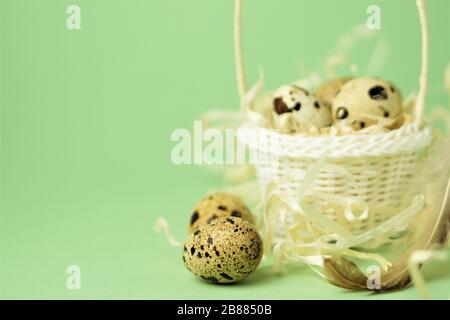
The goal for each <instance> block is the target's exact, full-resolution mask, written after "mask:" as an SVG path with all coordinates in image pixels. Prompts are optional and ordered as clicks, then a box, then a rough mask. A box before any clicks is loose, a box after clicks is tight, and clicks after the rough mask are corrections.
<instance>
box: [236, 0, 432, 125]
mask: <svg viewBox="0 0 450 320" xmlns="http://www.w3.org/2000/svg"><path fill="white" fill-rule="evenodd" d="M425 2H426V0H416V6H417V10H418V11H419V19H420V27H421V32H422V59H421V61H422V66H421V71H420V78H419V92H418V94H417V100H416V106H415V112H414V117H415V122H416V124H417V125H420V124H421V123H422V116H423V111H424V109H425V100H426V95H427V85H428V43H429V41H428V17H427V11H426V6H425ZM241 12H242V0H235V3H234V57H235V63H236V80H237V85H238V92H239V96H240V98H242V97H243V96H244V95H245V94H246V92H247V88H248V86H247V83H246V81H245V70H244V58H243V55H242V40H241Z"/></svg>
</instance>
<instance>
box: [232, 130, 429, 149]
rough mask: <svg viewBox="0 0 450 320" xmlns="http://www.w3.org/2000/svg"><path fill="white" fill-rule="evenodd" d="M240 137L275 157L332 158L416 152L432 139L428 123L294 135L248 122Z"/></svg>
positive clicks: (245, 142)
mask: <svg viewBox="0 0 450 320" xmlns="http://www.w3.org/2000/svg"><path fill="white" fill-rule="evenodd" d="M241 129H244V131H242V132H240V134H239V135H238V137H239V140H240V141H242V142H243V143H244V144H246V145H247V146H249V147H250V148H253V149H256V150H257V151H259V152H264V153H268V154H272V155H277V156H288V157H303V158H320V157H323V156H327V157H332V158H344V157H363V156H385V155H391V154H398V153H403V152H407V151H410V152H415V151H419V150H421V149H423V148H425V147H426V146H428V145H429V144H430V142H431V139H432V130H431V128H430V127H429V126H424V127H419V126H418V125H417V124H415V123H409V124H405V125H403V126H402V127H400V128H399V129H394V130H391V131H388V132H380V133H374V134H359V135H351V134H348V135H341V136H300V135H297V136H294V135H287V134H282V133H279V132H276V131H275V130H272V129H268V128H264V127H259V126H256V125H254V124H251V123H246V124H244V125H243V126H241ZM245 129H252V130H257V132H258V133H257V137H258V139H254V137H250V136H248V135H246V134H244V132H245Z"/></svg>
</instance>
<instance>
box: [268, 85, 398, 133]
mask: <svg viewBox="0 0 450 320" xmlns="http://www.w3.org/2000/svg"><path fill="white" fill-rule="evenodd" d="M402 119H403V105H402V98H401V95H400V91H399V90H398V89H397V88H396V87H395V86H394V85H393V84H392V83H390V82H388V81H386V80H382V79H379V78H373V77H359V78H337V79H333V80H331V81H328V82H326V83H324V84H323V85H322V86H321V87H319V88H318V89H317V90H316V92H315V93H310V92H308V91H307V90H305V89H304V88H301V87H299V86H297V85H295V84H290V85H284V86H282V87H280V88H279V89H278V90H276V92H275V94H274V97H273V109H272V120H273V121H272V122H273V125H274V128H276V129H279V130H280V132H282V133H296V132H305V131H308V130H309V129H311V128H316V129H321V128H326V127H331V126H335V127H337V128H343V127H349V128H352V129H353V130H362V129H365V128H367V127H369V126H372V125H374V124H381V125H382V126H383V127H384V128H386V129H394V128H396V127H397V126H398V124H399V123H400V122H401V121H402Z"/></svg>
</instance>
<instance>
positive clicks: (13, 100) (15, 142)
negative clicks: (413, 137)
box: [0, 0, 450, 299]
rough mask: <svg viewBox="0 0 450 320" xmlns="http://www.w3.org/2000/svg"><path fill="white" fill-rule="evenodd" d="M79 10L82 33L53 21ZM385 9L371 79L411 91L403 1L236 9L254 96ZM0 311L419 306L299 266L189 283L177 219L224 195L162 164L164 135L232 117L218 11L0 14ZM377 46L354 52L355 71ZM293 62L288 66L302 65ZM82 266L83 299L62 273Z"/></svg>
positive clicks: (444, 25)
mask: <svg viewBox="0 0 450 320" xmlns="http://www.w3.org/2000/svg"><path fill="white" fill-rule="evenodd" d="M69 4H78V5H79V6H80V8H81V30H68V29H67V28H66V19H67V16H68V15H67V14H66V8H67V6H68V5H69ZM370 4H378V5H379V6H380V7H381V10H382V29H381V31H379V32H378V33H379V37H380V38H382V39H384V40H385V41H387V42H388V43H389V48H390V51H389V57H388V60H387V61H386V64H385V65H384V67H383V69H382V71H381V72H380V74H378V75H379V76H382V77H385V78H388V79H391V80H393V81H394V82H395V83H396V84H397V85H398V86H399V87H400V88H402V91H403V92H404V95H407V94H408V93H409V92H411V91H412V90H413V89H415V88H417V82H418V80H417V79H418V74H419V61H420V54H419V52H420V29H419V24H418V16H417V12H416V8H415V3H414V1H382V2H380V1H247V2H246V3H245V4H244V13H243V19H244V23H243V29H244V30H243V37H244V39H245V46H244V47H245V48H244V50H245V58H246V68H247V72H248V77H249V82H251V83H252V82H254V81H255V80H256V79H257V74H258V71H257V70H258V67H259V66H263V68H264V71H265V76H266V84H265V86H266V89H274V88H275V87H277V86H278V85H280V84H282V83H283V82H289V81H291V80H294V79H297V78H298V77H300V76H305V73H303V74H302V73H301V72H300V70H301V69H302V68H301V67H300V66H301V65H302V64H303V65H304V66H306V69H307V70H309V71H312V70H319V71H320V70H321V68H322V65H323V61H324V59H325V58H326V57H327V56H328V55H329V53H330V52H331V51H332V49H333V47H334V45H335V43H336V41H337V39H338V38H339V37H340V36H341V35H342V34H343V33H344V32H347V31H348V30H350V29H351V28H352V27H353V26H355V25H357V24H361V23H365V20H366V18H367V14H366V8H367V6H368V5H370ZM0 8H1V20H0V21H1V50H0V53H1V221H0V224H1V261H0V262H1V263H0V267H1V274H0V276H1V277H0V281H1V283H0V284H1V297H2V298H44V299H47V298H59V299H79V298H106V299H109V298H144V299H146V298H166V299H167V298H175V299H177V298H207V299H214V298H219V299H220V298H224V299H226V298H230V299H231V298H244V299H253V298H254V299H258V298H269V299H270V298H273V299H277V298H286V299H300V298H306V299H307V298H336V299H349V298H355V299H359V298H374V299H398V298H418V294H417V291H416V290H415V288H413V287H410V288H408V289H406V290H402V291H398V292H393V293H389V294H378V295H374V294H370V293H366V292H362V293H361V292H348V291H345V290H341V289H339V288H336V287H333V286H331V285H329V284H327V283H326V282H324V281H323V280H321V279H320V278H319V277H317V276H316V275H315V274H313V273H312V272H311V271H309V270H308V269H307V268H302V267H297V268H295V269H293V270H291V272H287V273H286V274H284V275H281V276H274V275H272V273H271V271H270V267H269V265H268V264H264V265H263V266H262V267H261V268H260V269H259V270H258V271H257V272H256V273H255V274H253V275H251V276H250V277H249V278H248V280H247V281H244V282H242V283H240V284H237V285H232V286H215V285H209V284H207V283H204V282H202V281H200V280H198V279H195V278H194V277H193V276H191V275H190V274H189V273H188V271H186V270H185V269H184V267H183V265H182V262H181V254H180V250H179V248H174V247H172V246H170V245H169V244H168V242H167V240H166V239H165V237H164V235H163V234H157V233H155V232H154V230H153V224H154V222H155V220H156V218H157V217H158V216H164V217H166V218H167V219H168V221H169V223H170V226H171V228H172V230H173V232H174V234H175V237H176V238H178V239H183V238H184V237H185V236H186V232H187V224H188V219H189V215H190V211H191V209H192V207H193V206H194V204H195V203H196V202H197V201H198V200H199V199H200V198H201V197H202V196H203V195H204V194H205V193H206V192H207V191H208V190H211V189H213V188H217V187H220V186H221V185H222V184H223V181H222V178H221V176H220V175H219V174H216V173H213V172H211V171H210V170H206V169H205V168H202V167H199V166H194V165H192V166H175V165H173V164H172V163H171V161H170V150H171V148H172V146H173V143H172V142H171V141H170V134H171V132H172V131H173V130H174V129H175V128H188V129H191V128H192V126H193V120H195V119H199V117H200V116H201V115H202V114H203V113H204V112H205V111H207V110H208V109H209V108H222V109H228V110H237V108H238V107H237V105H238V97H237V93H236V83H235V78H234V63H233V43H232V15H233V3H232V2H231V1H72V2H67V1H4V0H2V1H1V6H0ZM429 17H430V42H431V50H430V57H431V65H430V96H429V105H430V106H433V105H437V104H441V105H447V106H448V96H447V95H446V94H445V91H444V90H443V89H442V84H443V74H444V69H445V67H446V65H447V64H448V62H449V60H450V2H449V1H430V3H429ZM374 41H375V40H373V39H372V40H367V41H363V42H362V43H361V45H360V46H358V47H357V48H356V49H355V51H353V52H352V57H351V59H353V60H354V61H356V62H358V63H359V64H360V65H361V66H364V65H365V63H367V57H368V56H370V54H371V50H372V48H373V43H374ZM300 62H301V63H300ZM72 264H74V265H79V266H80V268H81V286H82V287H81V290H68V289H67V288H66V285H65V283H66V278H67V274H66V268H67V266H69V265H72ZM427 275H428V281H429V282H428V286H429V288H430V290H431V294H432V296H433V297H434V298H443V299H448V298H450V280H449V276H450V265H449V264H448V263H447V264H445V263H444V264H442V263H441V264H439V265H436V266H434V267H433V265H429V266H428V267H427Z"/></svg>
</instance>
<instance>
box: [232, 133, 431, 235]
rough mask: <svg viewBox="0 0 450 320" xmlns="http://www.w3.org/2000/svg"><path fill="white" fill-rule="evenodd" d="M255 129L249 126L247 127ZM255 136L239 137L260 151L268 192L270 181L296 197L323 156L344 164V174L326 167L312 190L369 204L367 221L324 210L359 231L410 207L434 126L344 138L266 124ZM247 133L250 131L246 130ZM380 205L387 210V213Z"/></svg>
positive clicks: (259, 168)
mask: <svg viewBox="0 0 450 320" xmlns="http://www.w3.org/2000/svg"><path fill="white" fill-rule="evenodd" d="M249 127H250V128H251V126H250V125H247V126H246V127H245V128H246V129H247V128H249ZM253 129H256V130H257V132H258V133H257V139H254V135H252V136H250V135H245V133H244V134H240V136H239V138H240V140H241V141H242V142H244V143H245V144H246V145H248V146H249V148H251V149H253V150H254V151H256V155H257V160H258V161H257V164H256V172H257V176H258V180H259V185H260V188H261V194H262V195H264V194H265V190H266V187H267V186H268V184H269V183H273V184H275V188H276V189H277V190H278V191H281V192H283V193H284V194H289V195H292V196H296V195H297V194H298V191H299V189H300V188H301V186H302V181H303V178H304V175H305V172H306V170H307V169H308V168H309V167H310V166H311V165H312V164H314V163H316V162H317V161H318V159H323V158H325V159H326V160H325V164H328V165H329V164H331V165H337V166H339V168H343V169H344V170H342V173H340V172H339V171H338V172H336V171H335V170H332V171H331V172H330V171H327V170H326V165H325V166H323V167H324V169H323V170H321V171H320V173H319V174H318V175H317V177H316V178H315V181H314V183H313V184H312V186H311V188H312V190H308V191H312V193H313V194H317V195H319V196H317V198H316V202H317V200H319V201H318V202H319V203H320V202H321V200H322V202H323V203H325V202H326V200H325V199H326V198H328V197H327V196H342V197H345V198H347V199H352V198H355V199H356V198H358V199H360V200H362V201H364V202H365V203H366V205H367V206H368V209H369V210H368V213H369V214H368V216H367V218H365V219H356V220H354V221H349V219H347V218H346V217H345V216H344V212H343V210H331V212H323V213H324V214H326V215H328V217H330V218H332V219H333V220H335V221H337V222H339V223H340V224H341V225H343V226H344V227H345V228H346V229H348V230H350V231H352V232H353V233H360V232H362V231H365V230H367V229H371V228H373V227H375V226H376V225H378V224H380V223H381V222H383V221H385V220H386V219H388V218H390V217H391V216H392V215H393V214H395V213H396V212H398V211H399V210H401V209H402V208H404V207H405V206H407V205H409V203H408V202H410V200H411V199H412V196H413V195H412V194H411V197H408V196H407V194H406V193H407V192H408V190H410V189H411V188H410V185H411V184H413V183H414V180H413V179H414V173H415V172H417V170H418V166H419V165H420V158H421V157H420V153H421V151H423V150H424V149H425V148H426V147H428V146H429V145H430V142H431V140H432V133H431V129H430V128H428V127H425V128H423V129H419V128H418V126H417V125H415V124H407V125H405V126H403V127H401V128H400V129H397V130H393V131H389V132H386V133H378V134H368V135H362V134H361V135H343V136H320V137H308V136H290V135H284V134H280V133H277V132H275V131H273V130H269V129H265V128H255V127H253ZM244 132H245V131H244ZM377 208H384V210H382V213H381V212H379V211H377ZM386 209H388V210H386Z"/></svg>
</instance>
